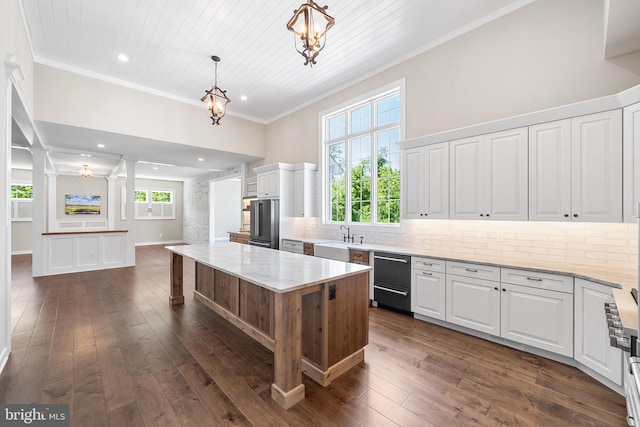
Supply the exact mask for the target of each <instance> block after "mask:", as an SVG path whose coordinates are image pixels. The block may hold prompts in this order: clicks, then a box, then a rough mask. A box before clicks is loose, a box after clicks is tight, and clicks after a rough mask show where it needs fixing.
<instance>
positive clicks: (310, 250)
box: [302, 243, 314, 256]
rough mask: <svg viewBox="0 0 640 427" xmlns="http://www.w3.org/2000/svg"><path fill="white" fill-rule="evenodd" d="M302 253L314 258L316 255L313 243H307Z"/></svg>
mask: <svg viewBox="0 0 640 427" xmlns="http://www.w3.org/2000/svg"><path fill="white" fill-rule="evenodd" d="M302 253H303V254H305V255H311V256H313V254H314V251H313V243H305V244H304V249H303V250H302Z"/></svg>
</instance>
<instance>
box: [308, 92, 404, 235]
mask: <svg viewBox="0 0 640 427" xmlns="http://www.w3.org/2000/svg"><path fill="white" fill-rule="evenodd" d="M396 91H397V92H398V93H399V95H400V120H399V122H394V123H393V124H387V125H383V126H379V127H374V123H375V121H374V116H375V114H376V111H375V108H372V109H371V129H369V130H367V131H366V132H359V133H354V134H349V133H348V132H347V133H346V134H345V135H344V137H343V138H342V140H343V141H344V142H345V164H346V165H347V172H346V177H345V185H346V190H345V193H346V194H345V196H346V201H345V203H346V206H347V207H348V208H347V209H346V212H345V221H332V220H331V201H330V200H329V182H328V180H329V176H328V164H327V163H328V149H327V148H326V147H327V146H328V145H331V144H334V143H336V142H338V141H339V140H333V141H326V140H325V138H326V135H325V131H326V129H325V120H326V119H327V118H328V117H331V116H335V115H336V114H338V113H340V112H342V111H344V112H345V116H346V118H347V123H346V125H345V126H346V129H347V131H348V126H349V117H348V116H349V112H350V111H351V110H352V109H354V108H357V107H359V106H362V105H363V104H364V103H366V102H368V101H371V100H375V99H381V98H384V97H385V96H388V95H390V94H391V93H393V92H396ZM405 93H406V91H405V79H401V80H398V81H395V82H393V83H390V84H388V85H385V86H383V87H381V88H379V89H376V90H373V91H371V92H368V93H366V94H364V95H362V96H360V97H358V98H356V99H353V100H351V101H348V102H345V103H342V104H340V105H337V106H335V107H332V108H330V109H327V110H324V111H321V112H320V113H319V115H318V121H319V138H318V139H319V144H318V145H319V156H318V158H319V159H320V164H321V169H320V170H321V176H322V191H321V197H322V200H321V205H322V223H323V224H325V225H336V224H347V225H354V226H357V227H366V228H372V227H384V228H387V229H388V228H398V227H400V223H380V222H377V209H378V205H377V194H378V193H377V190H378V189H377V171H375V170H374V167H373V163H374V161H375V160H374V159H376V157H375V149H376V142H375V134H376V133H378V132H381V131H384V130H387V129H390V128H395V127H397V126H398V127H399V128H400V141H402V140H403V139H404V138H405V123H406V107H405V105H406V95H405ZM372 105H373V106H374V107H375V101H373V103H372ZM367 134H370V135H372V138H371V153H372V156H373V157H372V159H371V163H372V170H371V195H372V196H371V212H372V221H371V222H369V223H364V222H352V221H351V209H350V208H349V207H350V206H351V158H350V150H349V144H348V141H349V139H354V138H357V137H358V136H363V135H367ZM374 174H376V175H374ZM401 174H402V171H401ZM400 203H402V202H400ZM374 212H375V217H376V221H373V213H374ZM401 221H402V217H400V222H401Z"/></svg>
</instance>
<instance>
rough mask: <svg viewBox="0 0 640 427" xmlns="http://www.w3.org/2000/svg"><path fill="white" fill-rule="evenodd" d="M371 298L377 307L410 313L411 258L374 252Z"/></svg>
mask: <svg viewBox="0 0 640 427" xmlns="http://www.w3.org/2000/svg"><path fill="white" fill-rule="evenodd" d="M373 298H374V299H375V300H376V301H377V302H378V305H381V306H384V307H389V308H394V309H396V310H401V311H407V312H410V311H411V257H410V256H409V255H398V254H393V253H387V252H375V254H374V256H373Z"/></svg>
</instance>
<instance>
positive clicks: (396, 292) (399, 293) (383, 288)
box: [373, 285, 409, 297]
mask: <svg viewBox="0 0 640 427" xmlns="http://www.w3.org/2000/svg"><path fill="white" fill-rule="evenodd" d="M373 287H374V288H375V289H380V290H381V291H387V292H392V293H394V294H398V295H402V296H403V297H406V296H407V295H409V292H401V291H396V290H395V289H389V288H385V287H384V286H378V285H373Z"/></svg>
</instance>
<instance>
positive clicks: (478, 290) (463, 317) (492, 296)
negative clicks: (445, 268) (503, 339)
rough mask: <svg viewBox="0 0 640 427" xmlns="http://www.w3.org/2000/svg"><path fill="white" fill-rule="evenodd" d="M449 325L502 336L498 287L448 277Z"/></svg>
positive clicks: (487, 283)
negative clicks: (452, 324)
mask: <svg viewBox="0 0 640 427" xmlns="http://www.w3.org/2000/svg"><path fill="white" fill-rule="evenodd" d="M446 278H447V294H446V319H447V322H450V323H454V324H456V325H460V326H465V327H467V328H470V329H475V330H477V331H481V332H486V333H488V334H491V335H495V336H500V289H499V283H498V282H493V281H490V280H482V279H474V278H470V277H463V276H456V275H453V274H447V276H446Z"/></svg>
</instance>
